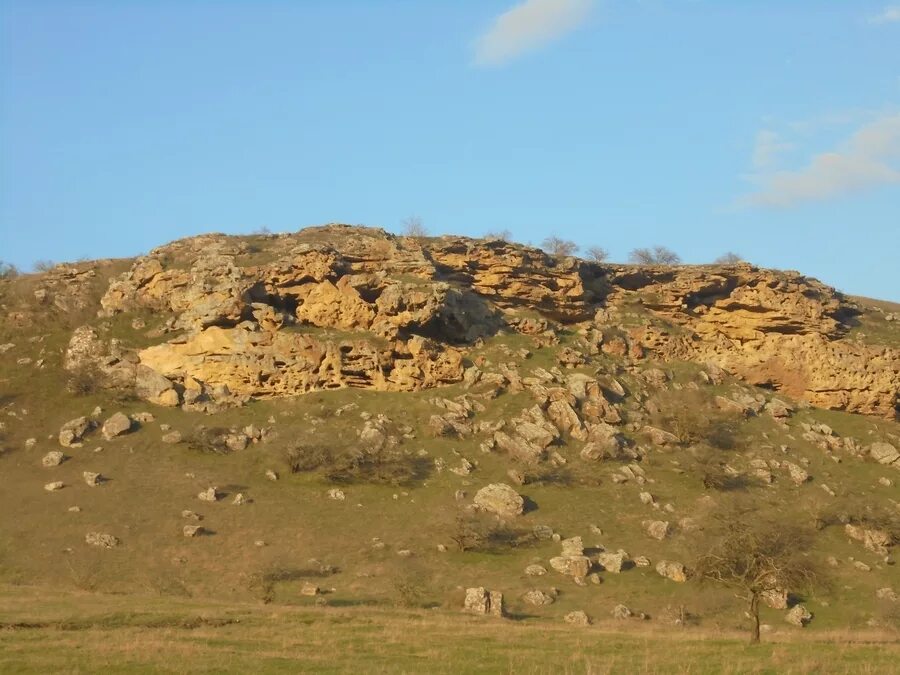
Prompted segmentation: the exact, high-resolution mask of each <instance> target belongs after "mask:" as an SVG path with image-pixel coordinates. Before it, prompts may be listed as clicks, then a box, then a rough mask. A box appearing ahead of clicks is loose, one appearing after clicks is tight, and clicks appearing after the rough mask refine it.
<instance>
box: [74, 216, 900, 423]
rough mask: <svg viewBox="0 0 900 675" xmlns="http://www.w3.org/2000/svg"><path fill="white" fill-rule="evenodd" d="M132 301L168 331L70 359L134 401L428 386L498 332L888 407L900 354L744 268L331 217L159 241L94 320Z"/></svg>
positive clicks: (88, 340) (775, 279)
mask: <svg viewBox="0 0 900 675" xmlns="http://www.w3.org/2000/svg"><path fill="white" fill-rule="evenodd" d="M129 312H145V313H146V312H152V313H153V315H154V316H158V317H159V318H160V319H162V320H165V324H164V327H163V328H162V330H161V331H160V332H159V337H160V338H161V339H166V341H164V342H161V343H160V344H155V345H153V346H150V347H147V348H145V349H142V350H139V351H138V352H137V353H135V354H132V355H127V354H116V353H115V346H114V345H109V344H107V343H104V341H103V340H101V339H100V338H98V337H97V336H96V335H95V334H93V335H92V334H91V333H90V332H87V333H85V332H82V333H81V334H76V338H75V339H73V345H72V346H71V348H70V352H71V354H72V359H70V361H71V363H72V367H75V366H74V364H76V363H77V361H78V355H79V354H91V355H92V358H100V360H101V362H102V363H103V364H105V367H106V368H107V369H108V370H110V371H115V370H116V369H119V370H120V371H121V370H122V369H125V370H127V371H128V372H130V373H132V374H133V373H137V376H138V380H139V383H140V385H141V387H140V388H141V391H142V392H143V394H142V395H144V396H145V398H148V399H149V400H152V401H155V402H157V403H161V404H168V405H179V404H186V405H202V404H203V402H204V401H212V400H216V399H222V400H224V399H226V398H229V397H230V398H232V399H234V400H245V399H246V398H247V397H272V396H290V395H296V394H299V393H303V392H307V391H311V390H316V389H326V388H335V387H366V388H375V389H383V390H397V391H410V390H416V389H421V388H428V387H435V386H439V385H443V384H448V383H452V382H457V381H461V380H462V379H463V378H464V377H465V373H466V369H467V368H468V367H471V364H470V363H469V362H468V361H467V356H466V355H467V353H468V351H469V350H470V349H472V347H473V346H475V345H477V344H478V343H479V341H480V340H481V339H483V338H486V337H489V336H491V335H494V334H496V333H498V332H500V331H507V332H520V333H526V334H531V335H538V336H542V337H543V339H546V340H548V341H556V340H558V339H559V337H558V336H559V335H560V334H562V333H566V334H572V333H574V334H576V335H578V336H580V337H579V338H578V339H577V340H576V341H575V342H574V343H573V344H572V345H571V346H570V349H572V350H574V351H575V352H578V353H580V354H583V355H584V358H590V354H592V353H594V354H596V353H605V354H606V355H608V356H609V357H610V358H619V359H622V360H623V361H624V362H625V363H626V364H627V363H629V362H634V361H637V360H641V359H656V360H672V359H682V360H690V361H698V362H701V363H711V364H715V365H717V366H719V367H721V368H723V369H724V370H726V371H728V372H730V373H732V374H734V375H736V376H738V377H740V378H742V379H744V380H746V381H747V382H750V383H752V384H756V385H761V386H765V387H768V388H771V389H774V390H776V391H782V392H784V393H785V394H787V395H790V396H792V397H794V398H797V399H805V400H807V401H808V402H810V403H812V404H814V405H816V406H821V407H826V408H833V409H843V410H848V411H852V412H857V413H863V414H869V415H879V416H884V417H890V418H894V417H896V416H897V410H898V407H897V406H898V390H900V350H898V349H897V347H896V346H894V345H890V344H883V345H877V344H868V343H865V342H863V341H860V340H857V339H851V336H849V335H848V333H849V332H850V331H851V329H852V327H853V326H854V323H855V316H856V314H857V309H856V307H855V305H854V304H853V303H852V302H850V301H848V300H847V299H846V298H844V297H843V296H841V295H840V294H839V293H837V292H836V291H835V290H834V289H832V288H829V287H828V286H825V285H824V284H822V283H820V282H818V281H816V280H814V279H809V278H806V277H803V276H802V275H800V274H798V273H796V272H780V271H774V270H764V269H758V268H756V267H753V266H751V265H748V264H738V265H732V266H678V267H643V266H642V267H637V266H623V265H603V264H594V263H589V262H586V261H583V260H579V259H577V258H555V257H553V256H550V255H547V254H545V253H544V252H542V251H540V250H538V249H534V248H528V247H524V246H520V245H516V244H510V243H507V242H503V241H485V240H474V239H467V238H463V237H440V238H427V239H413V238H406V237H397V236H394V235H391V234H388V233H386V232H384V231H382V230H377V229H368V228H359V227H350V226H343V225H329V226H324V227H317V228H309V229H306V230H302V231H300V232H298V233H294V234H288V235H269V236H256V237H244V238H241V237H227V236H224V235H205V236H201V237H195V238H191V239H185V240H181V241H178V242H174V243H172V244H169V245H166V246H163V247H160V248H158V249H156V250H154V251H152V252H151V253H150V254H149V255H147V256H143V257H140V258H138V259H137V260H136V261H134V264H133V265H132V267H131V269H130V270H128V271H127V272H125V273H124V274H122V275H121V276H120V277H119V278H116V279H114V280H113V281H112V282H111V283H110V285H109V288H108V289H107V291H106V292H105V294H104V296H103V298H102V301H101V315H102V316H106V317H113V316H116V315H119V314H127V313H129ZM98 355H100V356H99V357H98ZM573 358H581V357H580V356H578V354H576V356H575V357H573Z"/></svg>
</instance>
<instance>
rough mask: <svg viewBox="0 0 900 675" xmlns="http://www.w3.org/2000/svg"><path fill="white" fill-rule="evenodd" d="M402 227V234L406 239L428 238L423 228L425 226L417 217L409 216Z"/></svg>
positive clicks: (426, 231)
mask: <svg viewBox="0 0 900 675" xmlns="http://www.w3.org/2000/svg"><path fill="white" fill-rule="evenodd" d="M402 225H403V234H404V235H406V236H407V237H416V238H419V237H427V236H428V230H427V229H426V228H425V224H424V223H423V222H422V219H421V218H419V216H410V217H409V218H406V219H405V220H404V221H403V223H402Z"/></svg>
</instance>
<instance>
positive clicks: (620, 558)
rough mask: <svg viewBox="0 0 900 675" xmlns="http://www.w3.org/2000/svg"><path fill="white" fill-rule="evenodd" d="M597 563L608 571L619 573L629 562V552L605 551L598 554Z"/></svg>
mask: <svg viewBox="0 0 900 675" xmlns="http://www.w3.org/2000/svg"><path fill="white" fill-rule="evenodd" d="M597 563H598V564H599V565H600V566H601V567H602V568H603V569H604V570H606V571H607V572H612V573H613V574H618V573H619V572H621V571H622V570H623V569H624V567H625V565H626V564H627V563H628V554H627V553H625V551H618V552H616V553H609V552H603V553H600V554H598V555H597Z"/></svg>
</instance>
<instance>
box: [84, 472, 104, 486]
mask: <svg viewBox="0 0 900 675" xmlns="http://www.w3.org/2000/svg"><path fill="white" fill-rule="evenodd" d="M81 476H82V478H84V482H85V483H86V484H87V485H90V486H91V487H97V486H98V485H101V484H102V483H103V476H102V475H101V474H99V473H95V472H93V471H84V472H83V473H82V474H81Z"/></svg>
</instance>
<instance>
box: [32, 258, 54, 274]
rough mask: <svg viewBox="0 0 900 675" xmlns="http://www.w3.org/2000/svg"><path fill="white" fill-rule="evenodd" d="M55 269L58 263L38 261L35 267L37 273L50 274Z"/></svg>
mask: <svg viewBox="0 0 900 675" xmlns="http://www.w3.org/2000/svg"><path fill="white" fill-rule="evenodd" d="M54 267H56V263H55V262H53V261H52V260H36V261H35V262H34V265H33V268H34V271H35V272H49V271H50V270H52V269H53V268H54Z"/></svg>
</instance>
